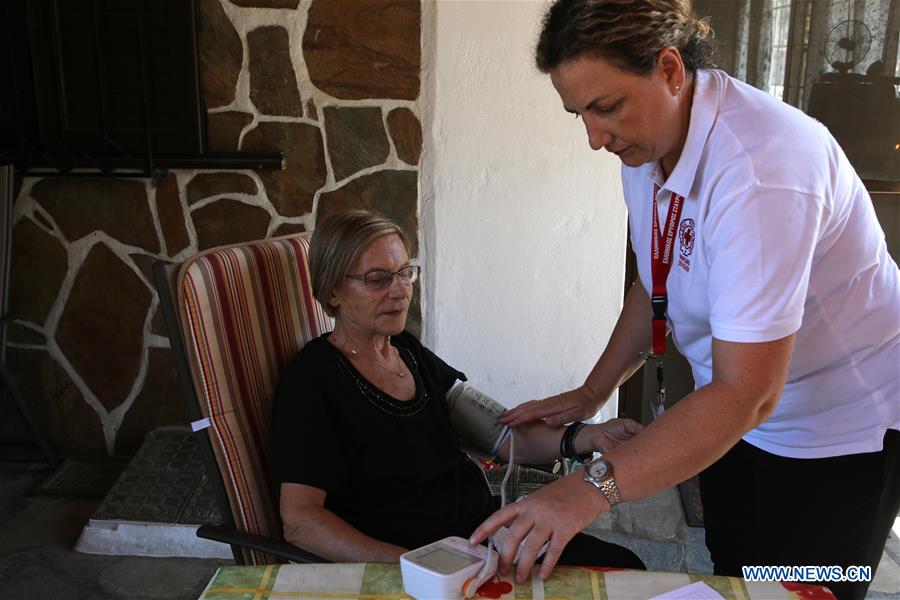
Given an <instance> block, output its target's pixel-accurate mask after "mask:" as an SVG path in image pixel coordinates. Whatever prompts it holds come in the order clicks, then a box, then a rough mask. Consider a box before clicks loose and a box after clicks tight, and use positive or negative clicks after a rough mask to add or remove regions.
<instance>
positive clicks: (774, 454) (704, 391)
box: [472, 0, 900, 598]
mask: <svg viewBox="0 0 900 600" xmlns="http://www.w3.org/2000/svg"><path fill="white" fill-rule="evenodd" d="M710 38H711V32H710V30H709V28H708V25H707V23H706V22H704V21H701V20H697V19H696V18H695V16H694V15H693V12H692V9H691V6H690V3H689V1H688V0H558V1H557V2H555V3H554V4H553V6H552V7H551V8H550V9H549V11H548V13H547V15H546V17H545V19H544V23H543V29H542V32H541V36H540V40H539V43H538V46H537V64H538V67H539V68H540V69H541V70H542V71H543V72H545V73H549V75H550V79H551V81H552V83H553V86H554V87H555V88H556V91H557V92H558V93H559V96H560V98H561V99H562V103H563V107H564V108H565V110H567V111H568V112H570V113H573V114H574V115H575V117H576V118H581V119H582V120H583V121H584V124H585V128H586V130H587V134H588V141H589V143H590V145H591V147H592V148H593V149H595V150H600V149H601V148H602V149H605V150H607V151H609V152H612V153H614V154H616V155H617V156H619V158H620V159H621V160H622V163H623V165H622V182H623V186H624V192H625V200H626V203H627V205H628V214H629V226H630V231H631V241H632V246H633V248H634V250H635V252H636V254H637V259H638V270H639V275H640V277H639V281H637V282H636V283H635V285H634V286H633V288H632V289H631V291H630V292H629V294H628V297H627V299H626V301H625V304H624V307H623V309H622V313H621V315H620V317H619V320H618V323H617V325H616V327H615V329H614V331H613V334H612V336H611V337H610V340H609V342H608V345H607V347H606V349H605V350H604V351H603V353H602V354H601V356H600V358H599V360H598V361H597V363H596V365H595V366H594V368H593V370H592V371H591V372H590V374H589V375H588V377H587V380H586V381H585V383H584V385H582V386H581V387H579V388H577V389H575V390H571V391H568V392H565V393H563V394H560V395H558V396H554V397H551V398H547V399H544V400H540V401H532V402H527V403H525V404H522V405H521V406H519V407H517V408H516V409H514V410H512V411H509V412H508V413H507V414H506V415H505V416H504V417H503V419H502V421H503V422H506V423H509V424H513V425H515V424H520V423H524V422H527V421H532V420H536V419H544V420H545V421H546V422H547V423H548V424H550V425H560V424H563V423H567V422H571V421H575V420H577V419H583V418H587V417H590V416H592V415H594V414H595V413H596V412H597V410H598V409H599V408H600V407H601V406H602V405H603V403H604V402H605V401H606V400H607V398H609V397H610V395H611V394H612V393H613V392H614V391H615V390H616V388H617V387H618V386H619V385H621V384H622V383H623V382H624V381H626V380H627V379H628V378H629V377H630V376H631V375H632V374H633V373H634V372H635V371H636V370H637V369H638V368H639V367H640V366H641V365H642V364H643V362H644V360H645V358H646V354H645V353H649V352H651V351H653V352H655V353H656V354H657V355H660V354H662V353H664V347H665V344H666V343H667V342H666V333H667V331H668V332H669V333H671V334H672V335H671V338H670V339H669V340H668V343H669V344H671V343H673V342H674V344H675V345H677V347H678V348H679V350H680V351H681V352H682V353H683V354H684V355H685V356H686V357H687V358H688V360H689V361H690V364H691V368H692V370H693V375H694V381H695V382H696V389H695V391H694V392H692V393H691V394H689V395H687V396H686V397H685V398H683V399H682V400H681V401H680V402H678V404H676V405H675V406H674V407H673V408H671V409H670V410H668V411H667V412H666V413H665V414H662V415H661V416H658V417H657V418H656V420H655V421H654V422H653V423H652V424H651V425H650V426H648V427H646V428H645V429H644V430H643V431H642V432H641V433H639V434H638V435H637V436H635V437H634V438H633V439H632V440H630V441H629V442H627V443H625V444H622V445H620V446H618V447H617V448H615V449H613V450H612V451H610V452H608V453H607V454H606V455H605V456H604V457H603V458H602V459H598V460H597V461H594V462H593V463H591V464H590V465H588V467H587V469H586V470H585V473H584V474H582V473H580V472H579V473H575V474H573V475H570V476H569V477H566V478H564V479H562V480H560V481H558V482H556V483H554V484H552V485H550V486H547V487H545V488H544V489H543V490H541V491H540V492H539V493H536V494H533V495H531V496H530V497H529V498H527V499H526V500H524V501H522V502H518V503H516V504H513V505H511V506H507V507H506V508H505V509H503V510H502V511H499V512H498V513H496V514H495V515H494V516H493V517H491V518H490V519H488V520H487V521H486V522H485V523H484V524H483V525H482V526H481V527H480V528H479V529H478V530H477V531H476V532H475V534H474V535H473V536H472V541H475V542H477V541H480V540H482V539H484V538H485V536H486V535H488V534H489V533H490V532H492V531H493V530H494V529H496V528H497V527H498V526H499V525H501V524H504V523H508V524H511V525H510V528H511V530H512V532H513V534H514V536H516V537H517V538H518V539H524V541H525V547H526V552H524V553H523V554H524V555H525V556H524V558H523V560H521V561H520V562H519V563H518V567H517V576H518V578H519V579H522V578H524V577H525V575H526V574H527V573H528V571H529V569H530V567H531V565H532V560H533V557H534V555H535V554H536V552H537V549H538V548H540V547H541V545H542V544H543V543H544V542H545V541H546V540H547V539H550V540H551V547H550V550H549V551H548V553H547V557H546V559H545V560H544V563H543V567H542V569H541V575H542V576H547V575H548V574H549V573H550V570H551V569H552V568H553V566H554V564H555V562H556V557H557V556H558V555H559V552H560V549H561V548H562V547H563V546H564V544H565V542H566V541H567V540H568V539H569V538H570V537H571V536H572V535H574V534H575V533H576V532H578V531H579V530H580V529H581V528H582V527H583V526H584V525H585V524H587V523H588V522H589V521H590V520H592V519H593V518H594V517H596V516H597V515H598V514H599V513H602V512H605V511H607V510H609V509H610V508H611V506H613V505H615V504H616V503H617V502H619V501H623V500H624V501H628V500H634V499H638V498H643V497H645V496H648V495H650V494H654V493H656V492H658V491H660V490H662V489H664V488H667V487H669V486H672V485H675V484H677V483H679V482H681V481H684V480H686V479H688V478H690V477H692V476H693V475H696V474H697V473H701V490H702V495H703V504H704V517H705V522H706V540H707V545H708V547H709V550H710V553H711V555H712V559H713V562H714V564H715V572H716V573H717V574H722V575H732V576H741V567H742V566H745V565H823V566H825V565H840V566H842V567H844V568H846V567H848V566H851V565H869V566H871V567H872V568H873V570H874V567H875V566H877V564H878V560H879V557H880V555H881V552H882V550H883V547H884V543H885V540H886V537H887V535H888V532H889V530H890V526H891V524H892V523H893V520H894V518H895V517H896V515H897V511H898V508H900V468H898V464H897V463H898V455H900V432H898V429H900V368H898V365H900V274H898V269H897V265H896V264H895V263H894V261H893V260H891V258H890V257H889V255H888V252H887V247H886V245H885V241H884V233H883V231H882V230H881V228H880V226H879V224H878V222H877V220H876V217H875V212H874V210H873V207H872V203H871V200H870V198H869V196H868V194H867V193H866V191H865V189H864V187H863V184H862V182H861V181H860V179H859V177H858V176H857V175H856V173H855V172H854V171H853V168H852V167H851V166H850V164H849V162H848V161H847V158H846V157H845V156H844V153H843V152H842V151H841V149H840V148H839V147H838V145H837V143H836V142H835V140H834V138H833V137H832V136H831V135H830V134H829V133H828V131H827V130H826V129H825V127H823V126H822V125H821V124H819V123H818V122H816V121H815V120H813V119H811V118H809V117H807V116H806V115H804V114H803V113H802V112H800V111H798V110H796V109H794V108H792V107H790V106H788V105H786V104H784V103H782V102H780V101H778V100H776V99H775V98H772V97H771V96H769V95H767V94H765V93H764V92H761V91H759V90H757V89H754V88H752V87H750V86H748V85H745V84H744V83H742V82H740V81H737V80H735V79H733V78H731V77H729V76H728V75H727V74H726V73H724V72H722V71H718V70H714V69H712V68H711V66H712V63H711V54H712V52H711V51H712V46H711V39H710ZM648 291H650V292H651V293H650V294H648ZM651 295H652V296H653V302H652V303H651ZM510 547H512V545H511V546H510ZM511 558H512V557H511V556H508V555H504V556H503V557H502V559H501V568H502V569H504V570H505V569H508V568H509V565H510V561H511ZM824 583H825V584H826V585H828V586H829V587H830V588H831V589H832V590H834V591H835V592H836V593H837V594H838V596H839V597H840V598H862V597H863V596H864V595H865V592H866V589H867V587H868V583H867V582H860V583H853V582H846V583H834V582H824Z"/></svg>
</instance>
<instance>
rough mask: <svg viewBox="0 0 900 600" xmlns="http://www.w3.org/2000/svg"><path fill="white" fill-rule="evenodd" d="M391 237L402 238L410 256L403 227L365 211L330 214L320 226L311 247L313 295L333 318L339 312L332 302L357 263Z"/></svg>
mask: <svg viewBox="0 0 900 600" xmlns="http://www.w3.org/2000/svg"><path fill="white" fill-rule="evenodd" d="M391 234H396V235H398V236H400V240H401V241H402V242H403V246H404V247H405V248H406V253H407V254H409V240H408V239H407V237H406V234H404V233H403V231H402V230H401V229H400V226H399V225H397V224H396V223H394V222H393V221H391V220H389V219H385V218H384V217H379V216H378V215H375V214H372V213H370V212H368V211H365V210H353V211H347V212H340V213H336V214H333V215H329V216H327V217H325V218H324V219H322V221H321V222H320V223H319V224H318V225H316V228H315V230H314V231H313V235H312V241H311V242H310V244H309V271H310V278H311V280H312V291H313V295H314V296H315V297H316V300H318V301H319V304H321V305H322V308H323V309H325V312H326V313H328V315H329V316H331V317H333V316H335V311H334V307H333V306H331V304H330V303H329V302H328V300H329V299H330V298H331V295H332V293H333V292H334V290H335V288H337V287H339V286H340V285H341V283H343V281H344V278H345V277H346V276H347V275H349V274H350V267H352V266H353V263H355V262H356V260H357V259H358V258H359V257H360V255H361V254H362V253H363V252H364V251H365V249H366V248H368V246H369V244H371V243H372V242H374V241H375V240H376V239H378V238H380V237H382V236H385V235H391Z"/></svg>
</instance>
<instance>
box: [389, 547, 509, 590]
mask: <svg viewBox="0 0 900 600" xmlns="http://www.w3.org/2000/svg"><path fill="white" fill-rule="evenodd" d="M485 562H488V563H493V564H492V565H489V566H488V569H487V571H488V572H489V573H490V575H493V574H494V572H495V571H496V570H497V553H496V552H494V551H493V550H488V548H487V547H485V546H473V545H471V544H469V542H468V541H467V540H464V539H463V538H461V537H448V538H444V539H442V540H439V541H437V542H434V543H432V544H428V545H427V546H423V547H421V548H417V549H415V550H410V551H409V552H407V553H406V554H403V555H401V556H400V573H401V575H402V576H403V589H404V590H405V591H406V593H407V594H409V595H410V596H412V597H413V598H416V599H417V600H432V599H438V598H440V599H447V600H453V599H456V598H463V597H464V593H463V586H465V585H466V582H468V581H469V580H470V579H472V578H473V577H477V576H478V574H479V573H480V572H481V571H482V567H484V566H485Z"/></svg>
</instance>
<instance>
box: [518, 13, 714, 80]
mask: <svg viewBox="0 0 900 600" xmlns="http://www.w3.org/2000/svg"><path fill="white" fill-rule="evenodd" d="M713 37H714V35H713V32H712V29H710V26H709V19H706V18H704V19H698V18H697V17H696V16H695V15H694V11H693V8H692V7H691V2H690V0H557V1H556V2H554V3H553V5H552V6H551V7H550V8H549V9H548V10H547V13H546V14H545V15H544V21H543V26H542V27H541V34H540V38H539V39H538V44H537V48H536V49H535V62H536V63H537V67H538V69H540V70H541V71H542V72H544V73H548V72H550V71H551V70H553V69H555V68H556V67H558V66H559V65H560V64H562V63H564V62H566V61H568V60H570V59H573V58H575V57H577V56H579V55H582V54H591V55H595V56H598V57H602V58H606V59H607V60H610V61H612V62H613V63H614V64H616V66H618V67H619V68H621V69H624V70H626V71H630V72H632V73H635V74H638V75H646V74H647V73H649V72H650V71H652V70H653V67H655V66H656V57H657V55H658V54H659V51H660V50H662V49H663V48H665V47H667V46H674V47H675V48H677V49H678V51H679V53H681V59H682V60H683V61H684V66H685V67H686V68H687V69H688V70H690V71H692V72H694V71H696V70H697V69H702V68H706V67H712V66H715V62H714V57H715V44H714V42H713Z"/></svg>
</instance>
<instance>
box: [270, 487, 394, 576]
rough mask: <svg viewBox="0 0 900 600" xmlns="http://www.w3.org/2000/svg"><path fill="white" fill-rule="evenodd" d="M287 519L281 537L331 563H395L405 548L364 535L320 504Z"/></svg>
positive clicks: (362, 500)
mask: <svg viewBox="0 0 900 600" xmlns="http://www.w3.org/2000/svg"><path fill="white" fill-rule="evenodd" d="M360 501H361V502H364V499H362V498H360ZM291 521H292V522H293V524H292V525H289V524H288V523H287V522H286V523H285V525H284V539H285V540H287V541H288V542H290V543H292V544H294V545H295V546H297V547H298V548H301V549H303V550H306V551H307V552H312V553H313V554H316V555H317V556H321V557H322V558H325V559H328V560H331V561H334V562H381V563H388V562H397V561H398V560H400V555H401V554H403V553H404V552H406V551H407V549H406V548H401V547H400V546H395V545H393V544H389V543H387V542H382V541H379V540H376V539H375V538H372V537H369V536H367V535H366V534H364V533H362V532H361V531H359V530H358V529H356V528H355V527H353V526H352V525H350V524H349V523H347V522H346V521H345V520H343V519H341V518H340V517H338V516H337V515H336V514H334V513H333V512H331V511H330V510H328V509H327V508H324V507H319V506H315V507H309V508H305V509H304V510H303V512H302V513H298V514H297V515H296V517H295V518H292V519H291Z"/></svg>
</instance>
